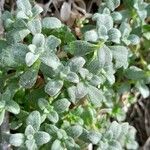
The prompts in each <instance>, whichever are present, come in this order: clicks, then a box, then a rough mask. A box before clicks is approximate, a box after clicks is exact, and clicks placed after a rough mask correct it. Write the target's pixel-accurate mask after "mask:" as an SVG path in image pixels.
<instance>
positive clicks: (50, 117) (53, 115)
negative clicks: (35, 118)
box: [47, 110, 59, 123]
mask: <svg viewBox="0 0 150 150" xmlns="http://www.w3.org/2000/svg"><path fill="white" fill-rule="evenodd" d="M47 118H48V120H49V121H51V122H52V123H57V122H58V120H59V115H58V113H57V112H56V111H54V110H53V111H50V112H49V114H47Z"/></svg>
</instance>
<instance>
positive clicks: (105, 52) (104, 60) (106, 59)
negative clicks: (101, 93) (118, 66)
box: [98, 45, 112, 68]
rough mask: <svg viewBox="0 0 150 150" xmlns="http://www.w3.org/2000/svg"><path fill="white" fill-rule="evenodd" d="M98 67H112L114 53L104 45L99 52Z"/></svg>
mask: <svg viewBox="0 0 150 150" xmlns="http://www.w3.org/2000/svg"><path fill="white" fill-rule="evenodd" d="M98 65H99V68H105V67H108V66H111V65H112V52H111V51H110V49H109V48H108V47H107V46H106V45H103V47H101V48H100V49H99V50H98Z"/></svg>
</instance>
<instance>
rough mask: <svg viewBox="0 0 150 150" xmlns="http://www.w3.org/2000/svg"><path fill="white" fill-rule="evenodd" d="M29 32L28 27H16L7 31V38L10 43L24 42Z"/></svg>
mask: <svg viewBox="0 0 150 150" xmlns="http://www.w3.org/2000/svg"><path fill="white" fill-rule="evenodd" d="M29 33H30V31H29V30H28V29H14V30H11V31H9V32H7V33H6V38H7V41H8V42H9V43H10V44H12V43H13V44H14V43H18V42H22V41H23V40H24V38H25V37H26V36H27V35H28V34H29Z"/></svg>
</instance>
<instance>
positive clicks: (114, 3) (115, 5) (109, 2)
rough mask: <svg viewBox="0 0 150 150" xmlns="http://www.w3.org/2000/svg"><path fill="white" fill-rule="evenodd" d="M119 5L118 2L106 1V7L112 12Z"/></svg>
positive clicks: (116, 0)
mask: <svg viewBox="0 0 150 150" xmlns="http://www.w3.org/2000/svg"><path fill="white" fill-rule="evenodd" d="M119 5H120V0H106V6H107V7H108V8H109V9H110V10H111V11H114V10H115V8H117V7H118V6H119Z"/></svg>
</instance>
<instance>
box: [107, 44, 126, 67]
mask: <svg viewBox="0 0 150 150" xmlns="http://www.w3.org/2000/svg"><path fill="white" fill-rule="evenodd" d="M109 48H110V50H111V52H112V53H113V58H114V59H115V66H116V68H121V67H124V68H125V69H126V68H127V66H128V49H127V48H126V47H124V46H110V47H109Z"/></svg>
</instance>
